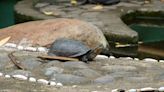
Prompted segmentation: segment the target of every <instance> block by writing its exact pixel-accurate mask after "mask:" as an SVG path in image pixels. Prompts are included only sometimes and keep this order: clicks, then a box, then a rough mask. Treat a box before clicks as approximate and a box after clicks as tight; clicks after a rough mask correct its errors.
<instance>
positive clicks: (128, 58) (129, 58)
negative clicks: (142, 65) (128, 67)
mask: <svg viewBox="0 0 164 92" xmlns="http://www.w3.org/2000/svg"><path fill="white" fill-rule="evenodd" d="M124 59H127V60H133V58H131V57H124Z"/></svg>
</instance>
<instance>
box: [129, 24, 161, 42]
mask: <svg viewBox="0 0 164 92" xmlns="http://www.w3.org/2000/svg"><path fill="white" fill-rule="evenodd" d="M130 27H131V28H132V29H133V30H135V31H136V32H138V34H139V40H140V41H142V42H144V43H149V42H158V41H164V26H148V25H147V26H145V25H140V24H131V25H130Z"/></svg>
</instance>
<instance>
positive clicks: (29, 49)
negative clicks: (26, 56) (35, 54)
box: [24, 47, 37, 51]
mask: <svg viewBox="0 0 164 92" xmlns="http://www.w3.org/2000/svg"><path fill="white" fill-rule="evenodd" d="M24 50H27V51H36V50H37V49H36V48H34V47H26V48H24Z"/></svg>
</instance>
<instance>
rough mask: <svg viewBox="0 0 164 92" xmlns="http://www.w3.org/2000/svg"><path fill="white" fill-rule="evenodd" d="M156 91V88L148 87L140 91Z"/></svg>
mask: <svg viewBox="0 0 164 92" xmlns="http://www.w3.org/2000/svg"><path fill="white" fill-rule="evenodd" d="M155 90H156V89H155V88H152V87H146V88H141V89H140V91H141V92H147V91H155Z"/></svg>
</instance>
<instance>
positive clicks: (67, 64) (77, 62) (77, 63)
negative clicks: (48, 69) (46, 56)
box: [63, 61, 88, 69]
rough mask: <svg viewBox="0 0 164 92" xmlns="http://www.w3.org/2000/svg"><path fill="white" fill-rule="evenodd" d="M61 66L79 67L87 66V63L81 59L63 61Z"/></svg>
mask: <svg viewBox="0 0 164 92" xmlns="http://www.w3.org/2000/svg"><path fill="white" fill-rule="evenodd" d="M63 66H64V67H65V68H80V69H84V68H88V66H87V64H86V63H84V62H81V61H72V62H65V63H63Z"/></svg>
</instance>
